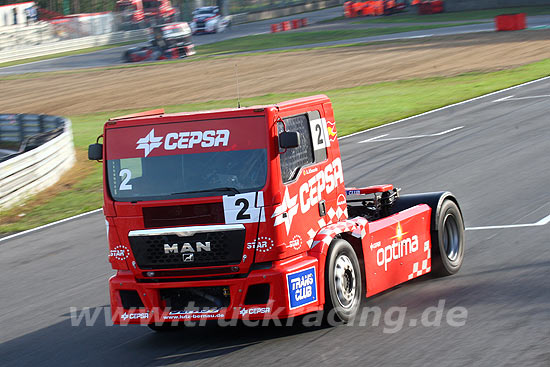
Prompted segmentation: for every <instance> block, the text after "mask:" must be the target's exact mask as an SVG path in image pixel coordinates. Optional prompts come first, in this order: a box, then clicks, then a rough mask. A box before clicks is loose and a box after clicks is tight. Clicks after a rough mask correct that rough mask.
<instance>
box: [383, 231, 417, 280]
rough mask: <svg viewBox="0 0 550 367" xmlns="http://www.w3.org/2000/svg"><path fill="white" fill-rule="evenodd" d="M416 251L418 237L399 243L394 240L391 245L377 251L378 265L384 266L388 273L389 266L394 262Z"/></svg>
mask: <svg viewBox="0 0 550 367" xmlns="http://www.w3.org/2000/svg"><path fill="white" fill-rule="evenodd" d="M416 251H418V236H417V235H414V236H412V237H411V238H405V239H404V240H402V241H398V242H396V241H395V240H393V242H392V244H391V245H388V246H386V247H381V248H379V249H378V251H376V264H377V265H378V266H382V265H384V270H385V271H388V264H389V263H390V262H391V261H392V260H398V259H400V258H402V257H405V256H407V255H409V254H412V253H414V252H416Z"/></svg>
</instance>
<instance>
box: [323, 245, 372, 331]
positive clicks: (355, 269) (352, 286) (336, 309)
mask: <svg viewBox="0 0 550 367" xmlns="http://www.w3.org/2000/svg"><path fill="white" fill-rule="evenodd" d="M362 289H363V288H362V281H361V268H360V265H359V260H358V259H357V255H356V254H355V250H354V249H353V247H351V245H350V244H349V242H347V241H344V240H342V239H337V240H335V241H333V242H332V244H331V246H330V247H329V250H328V254H327V262H326V266H325V319H326V320H328V321H332V320H334V321H341V322H344V323H347V322H349V321H350V320H351V319H352V318H353V317H354V316H355V314H356V313H357V310H358V309H359V305H360V304H361V294H362Z"/></svg>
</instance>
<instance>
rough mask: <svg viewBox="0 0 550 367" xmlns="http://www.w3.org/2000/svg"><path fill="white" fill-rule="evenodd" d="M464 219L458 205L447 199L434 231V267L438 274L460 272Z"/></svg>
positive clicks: (462, 257) (462, 256)
mask: <svg viewBox="0 0 550 367" xmlns="http://www.w3.org/2000/svg"><path fill="white" fill-rule="evenodd" d="M464 242H465V241H464V220H463V219H462V214H461V213H460V209H458V205H456V203H455V202H454V201H452V200H445V201H444V202H443V205H441V209H440V210H439V216H438V218H436V228H435V231H434V232H432V252H433V259H432V269H433V273H434V275H436V276H447V275H453V274H456V272H458V270H459V269H460V267H461V266H462V260H463V259H464Z"/></svg>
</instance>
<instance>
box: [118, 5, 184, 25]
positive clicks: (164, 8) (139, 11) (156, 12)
mask: <svg viewBox="0 0 550 367" xmlns="http://www.w3.org/2000/svg"><path fill="white" fill-rule="evenodd" d="M145 1H147V0H145ZM145 1H144V0H118V1H117V3H116V8H117V9H122V8H123V7H125V6H128V5H132V6H133V7H134V10H133V12H132V22H133V23H139V22H141V21H143V20H155V21H156V23H157V24H162V23H169V22H171V21H173V17H174V15H175V14H176V9H174V8H173V7H172V4H171V3H170V0H158V1H157V3H158V6H155V7H148V8H145V7H144V5H143V3H144V2H145Z"/></svg>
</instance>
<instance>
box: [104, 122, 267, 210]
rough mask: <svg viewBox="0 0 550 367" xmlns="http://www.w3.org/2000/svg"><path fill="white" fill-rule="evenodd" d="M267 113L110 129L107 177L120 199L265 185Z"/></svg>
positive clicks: (190, 194)
mask: <svg viewBox="0 0 550 367" xmlns="http://www.w3.org/2000/svg"><path fill="white" fill-rule="evenodd" d="M266 141H267V131H266V127H265V121H264V119H263V118H262V117H248V118H237V119H225V120H208V121H200V122H199V121H194V122H185V123H170V124H165V123H163V124H158V125H145V126H134V127H123V128H111V129H108V130H107V132H106V134H105V144H106V147H107V152H106V170H107V172H106V173H107V181H108V186H109V191H110V194H111V197H112V198H113V199H114V200H116V201H144V200H170V199H177V198H186V197H203V196H217V195H228V194H234V193H242V192H251V191H259V190H261V189H262V188H263V187H264V185H265V183H266V179H267V149H266V147H267V143H266Z"/></svg>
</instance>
